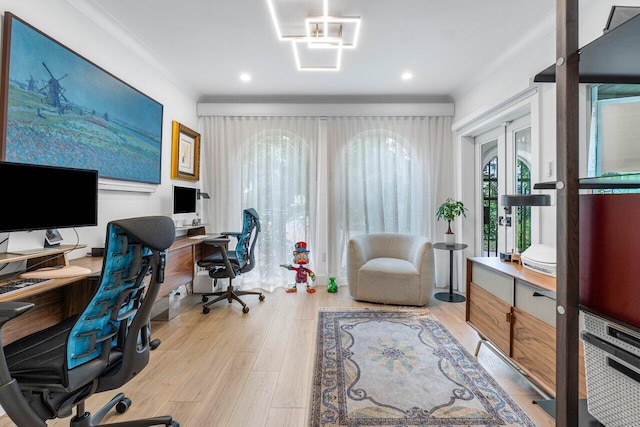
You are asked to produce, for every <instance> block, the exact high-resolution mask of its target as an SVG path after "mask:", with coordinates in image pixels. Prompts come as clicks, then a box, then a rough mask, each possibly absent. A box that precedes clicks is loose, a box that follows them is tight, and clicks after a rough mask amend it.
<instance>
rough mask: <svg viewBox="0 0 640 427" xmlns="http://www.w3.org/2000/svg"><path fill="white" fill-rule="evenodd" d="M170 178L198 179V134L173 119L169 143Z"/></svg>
mask: <svg viewBox="0 0 640 427" xmlns="http://www.w3.org/2000/svg"><path fill="white" fill-rule="evenodd" d="M171 178H174V179H182V180H185V181H198V180H199V179H200V134H199V133H198V132H196V131H194V130H191V129H189V128H188V127H186V126H185V125H182V124H180V123H178V122H176V121H175V120H174V121H173V133H172V144H171Z"/></svg>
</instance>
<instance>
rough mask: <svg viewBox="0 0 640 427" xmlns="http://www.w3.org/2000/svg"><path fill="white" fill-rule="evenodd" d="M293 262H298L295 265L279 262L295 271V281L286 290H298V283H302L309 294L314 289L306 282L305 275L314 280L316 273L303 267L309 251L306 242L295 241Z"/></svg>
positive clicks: (306, 261) (307, 261)
mask: <svg viewBox="0 0 640 427" xmlns="http://www.w3.org/2000/svg"><path fill="white" fill-rule="evenodd" d="M293 262H294V263H295V264H298V266H297V267H294V266H293V265H291V264H280V267H284V268H286V269H288V270H295V271H296V283H295V284H294V285H293V286H292V287H291V288H288V289H287V290H286V292H288V293H291V292H298V284H299V283H304V284H305V285H306V287H307V292H309V293H310V294H312V293H314V292H315V291H316V290H315V288H312V287H311V286H309V283H307V275H308V276H309V277H311V280H312V281H314V282H315V280H316V275H315V273H314V272H313V271H311V270H310V269H308V268H307V267H305V265H306V264H308V263H309V251H308V250H307V244H306V243H305V242H298V243H296V246H295V250H294V251H293Z"/></svg>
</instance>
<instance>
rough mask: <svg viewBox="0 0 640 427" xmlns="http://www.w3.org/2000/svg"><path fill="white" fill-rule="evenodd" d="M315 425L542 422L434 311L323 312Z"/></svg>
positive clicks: (314, 398) (314, 394)
mask: <svg viewBox="0 0 640 427" xmlns="http://www.w3.org/2000/svg"><path fill="white" fill-rule="evenodd" d="M315 357H316V360H315V367H314V376H313V392H312V402H311V415H310V424H311V425H312V426H314V427H315V426H384V425H393V426H453V425H464V426H494V425H509V426H535V424H534V423H533V422H532V421H531V420H530V419H529V418H528V417H527V415H526V414H525V413H524V412H523V411H522V409H521V408H520V407H519V406H518V405H517V404H516V403H515V402H514V401H513V400H512V399H511V398H510V397H509V396H508V395H507V394H506V393H505V392H504V391H503V390H502V389H501V388H500V386H498V384H496V382H495V381H494V380H493V378H491V377H490V376H489V374H487V372H486V371H485V370H484V368H482V366H480V365H479V364H478V362H476V360H475V358H474V357H473V356H472V355H471V354H469V352H467V351H466V350H465V349H464V348H463V347H462V345H461V344H460V343H459V342H458V341H456V339H455V338H454V337H453V336H452V335H451V333H450V332H449V331H447V329H446V328H445V327H444V326H443V325H442V324H441V323H440V322H439V321H438V320H437V319H435V318H434V317H433V316H430V315H427V314H424V312H422V314H420V313H418V312H416V311H415V310H413V311H401V310H395V311H390V310H389V311H386V310H385V311H381V310H340V309H337V310H336V311H328V310H322V311H320V312H319V319H318V335H317V348H316V355H315Z"/></svg>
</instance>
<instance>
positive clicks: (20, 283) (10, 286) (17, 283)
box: [0, 279, 53, 294]
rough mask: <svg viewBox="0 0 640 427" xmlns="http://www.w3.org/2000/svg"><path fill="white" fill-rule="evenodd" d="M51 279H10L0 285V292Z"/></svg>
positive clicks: (3, 292) (4, 292) (15, 289)
mask: <svg viewBox="0 0 640 427" xmlns="http://www.w3.org/2000/svg"><path fill="white" fill-rule="evenodd" d="M51 280H53V279H16V280H12V281H10V282H9V283H8V284H7V285H4V286H0V294H6V293H7V292H12V291H17V290H18V289H24V288H26V287H27V286H32V285H37V284H40V283H46V282H50V281H51Z"/></svg>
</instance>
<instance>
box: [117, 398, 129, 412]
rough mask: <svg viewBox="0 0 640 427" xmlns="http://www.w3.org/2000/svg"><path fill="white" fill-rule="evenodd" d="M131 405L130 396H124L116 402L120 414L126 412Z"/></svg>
mask: <svg viewBox="0 0 640 427" xmlns="http://www.w3.org/2000/svg"><path fill="white" fill-rule="evenodd" d="M130 406H131V399H129V398H128V397H123V398H122V399H120V401H119V402H118V403H116V411H117V412H118V413H119V414H124V413H125V412H127V410H129V407H130Z"/></svg>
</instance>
